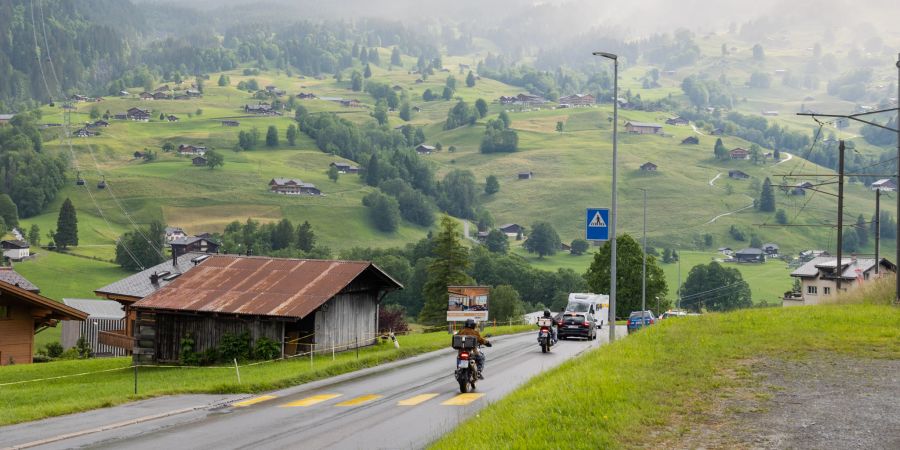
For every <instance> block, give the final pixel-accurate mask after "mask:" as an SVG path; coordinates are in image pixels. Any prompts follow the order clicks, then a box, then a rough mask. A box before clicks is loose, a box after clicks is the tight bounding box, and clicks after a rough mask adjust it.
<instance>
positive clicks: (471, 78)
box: [466, 70, 475, 87]
mask: <svg viewBox="0 0 900 450" xmlns="http://www.w3.org/2000/svg"><path fill="white" fill-rule="evenodd" d="M466 86H468V87H475V74H473V73H472V71H471V70H470V71H469V75H467V76H466Z"/></svg>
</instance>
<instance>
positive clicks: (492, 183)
mask: <svg viewBox="0 0 900 450" xmlns="http://www.w3.org/2000/svg"><path fill="white" fill-rule="evenodd" d="M497 192H500V182H499V181H497V177H496V176H495V175H488V176H487V178H486V179H485V180H484V193H485V194H487V195H493V194H496V193H497Z"/></svg>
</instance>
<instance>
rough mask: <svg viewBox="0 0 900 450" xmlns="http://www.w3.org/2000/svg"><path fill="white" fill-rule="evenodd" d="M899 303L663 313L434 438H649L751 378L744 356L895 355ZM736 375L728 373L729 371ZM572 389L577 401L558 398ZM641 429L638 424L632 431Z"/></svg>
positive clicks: (695, 416)
mask: <svg viewBox="0 0 900 450" xmlns="http://www.w3.org/2000/svg"><path fill="white" fill-rule="evenodd" d="M897 342H900V309H898V308H896V307H892V306H885V305H834V306H818V307H798V308H786V309H782V308H765V309H756V310H745V311H739V312H734V313H728V314H707V315H704V316H699V317H687V318H679V319H669V320H665V321H663V322H661V323H660V324H659V325H657V326H653V327H650V328H648V329H647V330H645V331H642V332H639V333H637V334H636V335H633V336H630V337H628V338H627V339H622V340H619V341H617V342H616V343H614V344H612V345H609V346H604V347H601V348H600V349H597V350H594V351H591V352H590V353H588V354H586V355H583V356H582V357H580V358H577V359H574V360H571V361H569V362H567V363H565V364H563V365H562V366H560V367H558V368H556V369H553V370H551V371H548V372H545V373H544V374H541V375H539V376H538V377H535V378H533V379H532V380H530V381H529V382H528V383H526V384H525V385H524V386H522V387H521V388H519V389H518V390H516V391H515V392H513V393H512V394H511V395H509V396H508V397H506V398H504V399H503V400H500V401H499V402H497V403H494V404H492V405H490V406H488V407H487V408H485V409H484V410H482V411H481V412H480V413H479V414H478V417H477V418H475V419H470V420H468V421H467V422H465V423H464V424H463V425H462V426H460V427H458V428H457V429H456V430H454V431H453V432H451V433H449V434H447V435H445V436H444V437H442V438H441V439H440V440H439V441H437V442H436V443H435V444H434V448H438V449H441V448H448V449H449V448H458V447H459V442H462V441H465V442H466V443H467V444H466V445H467V446H470V447H472V448H492V447H495V446H496V444H497V443H498V442H502V443H503V447H506V448H542V447H546V448H555V447H559V446H560V439H561V436H562V437H565V436H570V435H577V436H578V439H577V440H574V441H573V440H572V439H568V438H566V443H567V444H566V445H568V446H571V447H575V448H625V447H643V446H651V447H652V446H654V442H656V443H657V444H658V442H659V439H660V438H667V437H676V438H677V433H678V431H677V430H678V429H679V428H681V429H684V427H690V426H691V423H692V422H693V420H702V419H700V418H701V417H703V416H704V415H705V414H710V406H711V404H712V403H713V402H714V401H715V399H716V397H717V396H719V395H724V393H723V390H724V389H725V388H728V387H732V386H737V385H748V384H750V383H752V382H753V380H752V379H750V378H749V377H748V376H747V373H746V370H745V369H744V368H743V365H742V364H743V363H745V362H746V361H748V360H756V359H761V358H803V357H804V355H806V354H809V353H811V352H835V353H840V354H846V355H853V356H855V357H862V358H889V359H897V358H900V346H898V345H897ZM735 374H737V375H735ZM561 392H577V393H578V394H577V397H578V402H579V403H580V404H583V405H586V406H587V407H585V408H569V407H566V406H564V405H561V404H560V402H559V395H560V393H561ZM640 430H646V431H640Z"/></svg>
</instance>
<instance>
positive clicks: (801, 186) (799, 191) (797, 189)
mask: <svg viewBox="0 0 900 450" xmlns="http://www.w3.org/2000/svg"><path fill="white" fill-rule="evenodd" d="M812 187H815V185H814V184H812V183H810V182H809V181H804V182H802V183H797V184H796V185H794V187H793V188H791V191H790V192H791V195H806V190H807V189H809V188H812Z"/></svg>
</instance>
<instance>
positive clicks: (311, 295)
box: [133, 255, 403, 318]
mask: <svg viewBox="0 0 900 450" xmlns="http://www.w3.org/2000/svg"><path fill="white" fill-rule="evenodd" d="M364 272H370V273H371V274H372V275H373V276H375V277H377V278H379V279H381V281H382V285H383V288H384V289H397V288H402V287H403V286H402V285H401V284H400V283H398V282H397V281H396V280H394V279H393V278H391V277H390V276H389V275H388V274H386V273H384V272H383V271H382V270H381V269H379V268H378V267H377V266H375V265H374V264H372V263H371V262H368V261H334V260H307V259H277V258H267V257H254V256H237V255H213V256H211V257H210V258H208V259H207V260H206V261H204V262H203V263H202V264H200V265H198V266H197V267H196V268H195V269H193V270H191V271H190V272H188V273H186V274H184V275H183V276H181V277H179V278H178V279H176V280H175V281H174V282H172V283H171V284H169V285H168V286H166V287H165V288H164V289H160V290H159V291H157V292H156V293H154V294H153V295H150V296H148V297H146V298H144V299H143V300H141V301H138V302H137V303H135V304H134V305H133V307H135V308H149V309H167V310H177V311H203V312H218V313H228V314H246V315H256V316H276V317H298V318H299V317H306V316H307V315H309V314H310V313H312V312H313V311H315V310H316V308H318V307H319V306H321V305H322V304H323V303H325V302H327V301H328V300H329V299H331V298H332V297H334V296H335V295H336V294H337V293H338V292H340V291H341V290H342V289H344V288H345V287H346V286H347V285H348V284H350V283H351V282H352V281H353V280H355V279H356V278H357V277H359V276H360V275H362V274H363V273H364Z"/></svg>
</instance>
